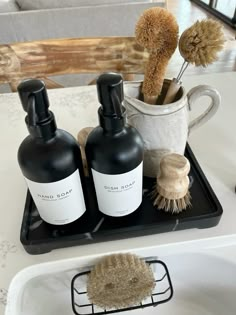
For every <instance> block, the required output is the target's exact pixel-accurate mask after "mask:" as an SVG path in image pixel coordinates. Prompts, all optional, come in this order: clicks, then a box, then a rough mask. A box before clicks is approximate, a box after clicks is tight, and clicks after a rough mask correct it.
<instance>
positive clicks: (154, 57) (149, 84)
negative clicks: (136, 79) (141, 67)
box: [142, 52, 169, 105]
mask: <svg viewBox="0 0 236 315" xmlns="http://www.w3.org/2000/svg"><path fill="white" fill-rule="evenodd" d="M168 61H169V59H168V58H166V57H165V56H162V55H161V53H160V52H152V53H150V55H149V60H148V64H147V66H146V69H145V74H144V81H143V85H142V93H143V96H144V102H146V103H148V104H151V105H155V104H156V101H157V98H158V96H159V95H160V93H161V89H162V85H163V81H164V78H165V72H166V67H167V64H168Z"/></svg>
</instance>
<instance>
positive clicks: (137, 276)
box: [87, 253, 155, 309]
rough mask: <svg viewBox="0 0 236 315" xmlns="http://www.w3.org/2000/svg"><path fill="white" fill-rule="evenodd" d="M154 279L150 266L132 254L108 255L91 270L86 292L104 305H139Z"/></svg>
mask: <svg viewBox="0 0 236 315" xmlns="http://www.w3.org/2000/svg"><path fill="white" fill-rule="evenodd" d="M154 287H155V279H154V275H153V272H152V270H151V268H150V266H149V265H148V264H147V263H146V262H145V261H143V260H141V259H140V258H138V257H137V256H136V255H133V254H129V253H127V254H113V255H110V256H105V257H104V258H103V259H102V260H101V261H100V262H99V263H97V264H96V265H95V267H94V268H93V269H92V270H91V272H90V274H89V276H88V282H87V294H88V298H89V300H90V302H91V303H93V304H95V305H97V306H99V307H101V308H105V309H110V308H117V309H118V308H124V307H130V306H133V305H137V304H139V303H141V301H142V300H144V299H145V298H147V297H148V296H150V295H151V294H152V290H153V289H154Z"/></svg>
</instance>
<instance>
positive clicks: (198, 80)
mask: <svg viewBox="0 0 236 315" xmlns="http://www.w3.org/2000/svg"><path fill="white" fill-rule="evenodd" d="M183 81H184V86H185V88H186V89H187V90H189V89H190V88H191V87H193V86H196V85H198V84H208V85H212V86H214V87H216V88H217V89H218V91H219V92H220V94H221V96H222V104H221V108H220V109H219V111H218V112H217V114H216V115H215V116H214V117H213V118H212V119H211V120H210V121H209V122H208V123H207V124H206V125H204V126H202V127H200V129H198V130H196V131H194V132H193V133H192V134H191V137H190V139H189V143H190V145H191V148H192V150H193V152H194V154H195V156H196V157H197V159H198V161H199V163H200V166H201V167H202V169H203V171H204V173H205V175H206V176H207V178H208V180H209V182H210V184H211V186H212V188H213V190H214V191H215V193H216V195H217V197H218V199H219V201H220V202H221V204H222V207H223V210H224V213H223V216H222V218H221V221H220V223H219V224H218V226H216V227H213V228H209V229H202V230H200V229H189V230H184V231H175V232H169V233H162V234H156V235H150V236H144V237H137V238H132V239H125V240H120V241H112V242H106V243H98V244H93V245H84V246H76V247H71V248H67V249H59V250H54V251H52V252H51V253H48V254H44V255H38V256H32V255H29V254H27V253H26V252H25V250H24V248H23V246H22V245H21V243H20V240H19V235H20V227H21V221H22V215H23V209H24V203H25V196H26V186H25V182H24V179H23V176H22V174H21V171H20V169H19V166H18V163H17V158H16V157H17V150H18V147H19V145H20V143H21V142H22V140H23V139H24V138H25V137H26V136H27V134H28V132H27V129H26V126H25V123H24V117H25V115H26V114H25V113H24V111H23V109H22V107H21V104H20V101H19V98H18V95H17V94H15V93H12V94H2V95H0V126H1V133H0V148H1V154H0V159H1V160H0V184H1V206H0V213H1V220H0V315H2V314H3V312H4V303H5V300H6V299H5V297H6V294H5V293H6V290H7V289H8V286H9V283H10V281H11V279H12V278H13V276H14V275H15V274H16V273H17V272H18V271H19V270H21V269H22V268H24V267H26V266H29V265H32V264H36V263H40V262H45V261H52V260H57V259H62V258H63V259H64V258H69V257H78V256H85V255H92V254H104V253H107V252H112V251H122V250H124V251H125V250H129V249H134V248H137V249H138V248H143V247H145V246H158V245H163V244H170V243H179V242H184V241H195V240H201V241H202V240H204V239H215V240H216V241H217V242H218V243H220V242H222V243H230V242H231V243H232V242H236V194H235V192H234V189H235V185H236V136H235V134H236V93H235V89H236V72H231V73H222V74H213V75H209V74H208V75H201V76H200V75H199V76H192V77H186V78H185V80H183ZM48 93H49V99H50V103H51V110H52V111H53V112H54V114H55V116H56V119H57V125H58V127H60V128H62V129H65V130H67V131H68V132H70V133H71V134H73V135H74V136H75V137H76V134H77V132H78V131H79V130H80V129H81V128H83V127H85V126H96V125H97V110H96V109H97V107H98V105H99V104H98V102H97V96H96V87H95V86H86V87H78V88H66V89H57V90H50V91H49V92H48ZM203 100H204V101H205V99H203ZM199 106H201V105H199Z"/></svg>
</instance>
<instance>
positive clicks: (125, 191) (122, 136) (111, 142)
mask: <svg viewBox="0 0 236 315" xmlns="http://www.w3.org/2000/svg"><path fill="white" fill-rule="evenodd" d="M97 92H98V99H99V102H100V104H101V107H100V108H99V110H98V116H99V124H100V126H98V127H96V128H95V129H94V130H93V131H92V132H91V133H90V134H89V136H88V139H87V142H86V147H85V150H86V157H87V160H88V165H89V167H90V169H91V175H92V178H93V182H94V187H95V191H96V196H97V201H98V208H99V210H100V211H101V212H103V213H104V214H106V215H109V216H112V217H121V216H125V215H128V214H130V213H132V212H134V211H135V210H136V209H137V208H138V207H139V206H140V204H141V202H142V182H143V141H142V138H141V136H140V135H139V133H138V131H137V130H136V129H135V128H133V127H131V126H128V125H126V119H125V108H124V107H123V106H122V101H123V99H124V96H123V80H122V77H121V75H119V74H116V73H104V74H102V75H100V76H99V78H98V80H97Z"/></svg>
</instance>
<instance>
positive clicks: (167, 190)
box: [152, 153, 191, 213]
mask: <svg viewBox="0 0 236 315" xmlns="http://www.w3.org/2000/svg"><path fill="white" fill-rule="evenodd" d="M189 171H190V163H189V161H188V159H187V158H186V157H184V156H183V155H180V154H177V153H171V154H168V155H166V156H164V157H163V158H162V159H161V162H160V174H159V176H158V177H157V184H156V186H155V189H154V191H153V192H152V197H153V199H154V202H153V204H154V206H156V207H157V208H159V209H164V210H165V211H166V212H171V213H179V212H181V211H182V210H185V209H186V208H187V207H188V206H190V205H191V202H190V199H191V197H190V193H189V177H188V173H189Z"/></svg>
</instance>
